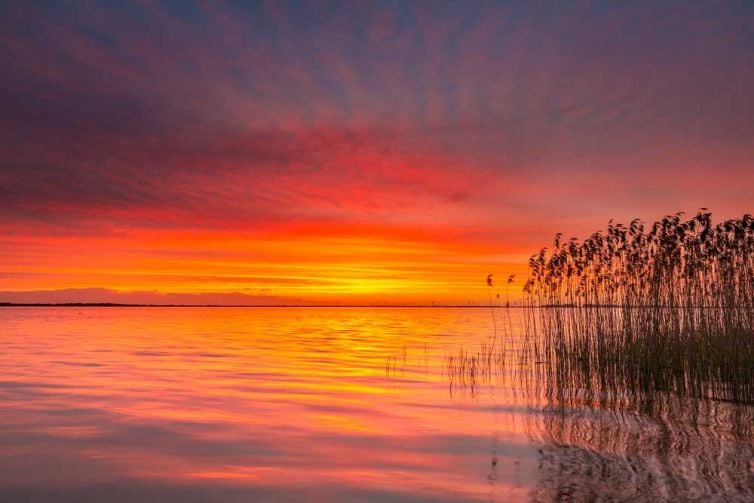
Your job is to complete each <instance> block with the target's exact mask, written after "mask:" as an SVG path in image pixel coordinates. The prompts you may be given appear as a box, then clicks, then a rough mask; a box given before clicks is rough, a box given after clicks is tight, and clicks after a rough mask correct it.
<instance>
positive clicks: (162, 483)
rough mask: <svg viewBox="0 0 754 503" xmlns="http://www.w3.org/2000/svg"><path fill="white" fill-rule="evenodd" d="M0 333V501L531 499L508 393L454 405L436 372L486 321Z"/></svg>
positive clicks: (364, 316)
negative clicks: (126, 492)
mask: <svg viewBox="0 0 754 503" xmlns="http://www.w3.org/2000/svg"><path fill="white" fill-rule="evenodd" d="M0 317H1V318H0V320H1V322H2V326H3V338H2V352H3V358H2V360H1V361H0V367H1V368H0V371H1V372H2V375H3V378H2V383H0V407H1V408H2V411H3V414H2V415H1V416H0V447H2V451H3V453H4V454H3V466H4V469H3V470H2V471H0V486H1V487H0V493H2V491H3V490H5V491H12V490H18V491H23V490H25V489H24V488H30V487H34V488H36V489H35V490H37V491H44V490H50V491H60V490H62V491H70V492H71V493H72V494H80V495H82V497H94V496H97V495H99V493H98V492H97V491H100V490H101V487H103V486H102V485H103V484H106V485H107V486H108V487H110V488H113V487H115V488H118V487H123V488H131V489H130V490H131V491H144V492H143V494H142V493H138V494H142V495H143V496H145V497H157V495H160V498H161V499H171V498H172V499H181V498H182V497H183V495H185V493H184V492H182V491H184V490H186V491H196V490H199V489H201V490H202V491H210V493H208V494H213V495H215V496H217V497H219V498H221V499H225V498H226V497H228V498H230V497H231V496H232V495H236V496H238V497H239V498H245V497H260V498H261V497H271V498H293V499H315V500H323V499H327V500H330V499H336V500H350V499H353V498H355V499H364V498H367V499H368V498H372V497H383V496H384V497H387V496H390V497H394V498H398V499H407V500H413V499H416V498H427V499H450V500H469V499H489V498H490V496H491V495H492V496H496V497H499V498H500V499H505V497H507V496H511V495H516V494H525V493H526V492H527V491H528V490H529V489H530V488H531V484H532V483H533V482H532V478H531V477H532V476H531V475H530V472H534V471H535V468H534V466H535V464H536V450H535V449H534V448H533V447H531V446H530V445H529V443H528V440H527V437H526V428H525V426H524V422H525V420H524V419H525V418H524V416H525V415H526V414H527V411H526V408H525V407H523V406H520V405H517V401H516V400H515V399H514V398H513V397H512V396H510V393H509V389H508V388H507V387H505V386H502V387H500V388H497V389H496V391H495V393H494V396H490V397H486V398H480V397H479V396H477V397H470V396H461V397H456V398H452V397H451V396H450V394H449V393H448V391H449V390H448V380H447V377H446V376H445V375H444V374H443V372H444V365H445V356H446V355H447V354H449V353H452V352H454V351H456V349H457V348H458V347H459V346H460V345H469V344H474V343H475V342H476V341H482V340H484V339H486V338H487V337H488V336H489V332H490V329H491V319H490V316H489V312H487V311H484V310H479V309H351V308H347V309H324V308H289V309H279V308H253V309H243V308H241V309H231V308H217V309H214V308H212V309H209V308H193V309H192V308H174V309H153V308H86V309H81V308H79V309H77V308H51V309H46V308H26V309H22V308H13V309H3V310H0ZM493 457H494V459H495V463H494V466H493V467H492V468H491V459H492V458H493ZM491 470H493V471H494V477H492V476H491V475H490V473H491ZM77 491H78V492H77ZM82 491H83V492H82ZM231 499H232V498H231Z"/></svg>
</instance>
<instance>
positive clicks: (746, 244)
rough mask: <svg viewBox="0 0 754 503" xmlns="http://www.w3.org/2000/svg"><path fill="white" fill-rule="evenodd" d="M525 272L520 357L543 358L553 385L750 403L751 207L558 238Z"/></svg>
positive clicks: (753, 327) (753, 316)
mask: <svg viewBox="0 0 754 503" xmlns="http://www.w3.org/2000/svg"><path fill="white" fill-rule="evenodd" d="M529 269H530V276H529V279H528V281H527V282H526V284H525V285H524V306H525V308H526V309H525V323H524V325H525V337H524V339H525V344H524V346H525V349H524V351H523V353H522V355H521V361H522V362H524V363H529V364H531V363H533V362H545V363H546V365H544V368H543V369H542V372H544V373H545V374H546V375H542V376H540V377H545V378H546V380H547V382H548V385H547V387H548V389H549V391H550V392H557V393H559V394H561V395H562V394H564V393H565V394H568V393H576V394H584V393H586V394H591V393H596V394H597V395H599V396H600V397H601V398H600V399H604V398H605V393H608V394H613V395H615V396H618V395H622V394H625V392H626V391H629V392H630V393H631V395H635V394H636V393H639V394H643V395H646V394H647V393H651V392H654V391H672V392H675V393H679V394H681V395H693V396H698V397H707V398H714V399H721V400H730V401H734V402H746V403H751V402H752V401H754V393H753V392H752V390H753V389H754V218H752V216H751V215H744V216H743V217H742V218H740V219H733V220H727V221H724V222H722V223H719V224H716V225H714V224H713V223H712V222H711V214H710V213H709V212H707V211H706V209H704V208H703V209H702V211H700V212H699V213H698V214H697V215H696V216H695V217H694V218H691V219H689V220H682V214H681V213H678V214H675V215H672V216H667V217H665V218H663V219H662V220H660V221H659V222H655V223H654V224H653V225H652V226H651V227H650V228H649V229H648V230H645V226H644V224H643V223H642V222H641V221H640V220H634V221H633V222H631V224H630V225H629V226H623V225H621V224H617V225H614V224H613V223H612V221H611V223H610V225H609V226H608V228H607V231H605V232H597V233H595V234H593V235H591V236H590V237H589V238H588V239H586V240H584V241H581V242H580V241H578V240H577V239H575V238H572V239H570V240H569V241H567V242H565V243H563V242H561V234H558V235H557V236H556V238H555V241H554V246H553V249H552V251H551V252H550V253H549V254H548V252H547V250H546V249H544V248H543V249H542V250H541V251H540V252H539V253H538V254H536V255H534V256H532V258H531V259H530V260H529ZM597 395H595V396H597ZM560 398H561V399H564V398H566V397H563V396H561V397H560ZM584 398H585V397H583V396H581V397H579V399H584Z"/></svg>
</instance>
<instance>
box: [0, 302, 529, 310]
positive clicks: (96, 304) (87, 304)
mask: <svg viewBox="0 0 754 503" xmlns="http://www.w3.org/2000/svg"><path fill="white" fill-rule="evenodd" d="M1 307H244V308H247V307H249V308H263V307H273V308H281V307H294V308H307V307H316V308H334V307H337V308H340V307H348V308H360V307H361V308H365V307H368V308H373V307H374V308H376V307H380V308H408V307H413V308H449V307H452V308H464V309H468V308H472V309H489V308H490V306H484V305H471V306H469V305H456V304H434V305H430V304H421V305H417V304H390V305H385V304H117V303H111V302H102V303H99V302H65V303H14V302H0V308H1ZM493 307H505V306H493ZM510 307H511V308H521V307H523V306H510Z"/></svg>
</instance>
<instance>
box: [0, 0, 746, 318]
mask: <svg viewBox="0 0 754 503" xmlns="http://www.w3.org/2000/svg"><path fill="white" fill-rule="evenodd" d="M0 68H2V78H0V131H1V133H0V217H2V218H1V220H0V230H1V233H0V302H3V301H6V302H7V301H13V302H66V301H73V302H76V301H85V302H96V301H104V302H148V303H160V302H168V303H171V302H172V303H219V304H221V303H230V304H244V303H246V304H281V303H282V304H310V303H333V302H338V303H342V304H362V303H383V302H385V303H417V304H429V303H433V302H437V303H464V304H465V303H468V302H473V303H484V302H487V298H488V297H487V290H486V286H485V278H486V276H487V274H488V273H494V274H495V277H496V278H498V282H499V283H504V278H505V277H506V276H507V275H508V274H512V273H518V274H519V275H522V274H525V267H526V266H525V263H526V260H527V258H528V257H529V255H530V254H531V253H533V252H535V251H536V250H538V249H539V248H540V247H541V246H544V245H547V244H549V243H550V242H551V240H552V236H553V235H554V234H555V233H556V232H559V231H561V232H563V233H564V234H565V235H566V236H567V237H570V236H578V237H583V236H584V235H586V234H588V233H591V232H592V231H595V230H597V229H600V228H603V227H604V226H605V225H606V224H607V222H608V220H610V219H615V220H616V221H619V222H627V221H630V220H631V219H633V218H635V217H640V218H643V219H645V220H648V221H649V220H652V219H655V218H659V217H662V216H663V215H665V214H667V213H673V212H676V211H686V212H694V211H696V210H697V209H698V208H699V207H702V206H705V207H708V208H710V209H711V210H712V211H713V215H714V217H715V219H717V220H719V219H721V218H726V217H732V216H740V215H741V214H743V213H746V212H752V211H754V91H752V90H753V89H754V3H753V2H749V1H741V2H732V1H731V2H689V1H681V2H663V1H658V2H561V3H556V2H476V1H470V2H440V1H432V2H403V1H398V2H387V1H384V2H344V3H339V2H291V3H289V2H269V3H258V2H228V3H222V2H197V3H193V2H189V1H186V2H184V1H175V2H150V1H141V2H134V3H127V2H120V1H113V2H86V1H81V2H72V3H70V4H66V3H63V2H26V1H10V2H3V3H2V6H0ZM520 279H521V276H519V280H518V281H517V285H515V286H514V290H515V291H512V296H513V297H515V296H518V295H519V293H518V291H519V287H520V283H521V281H520ZM500 291H501V292H504V289H501V290H500ZM503 295H504V293H503Z"/></svg>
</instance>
